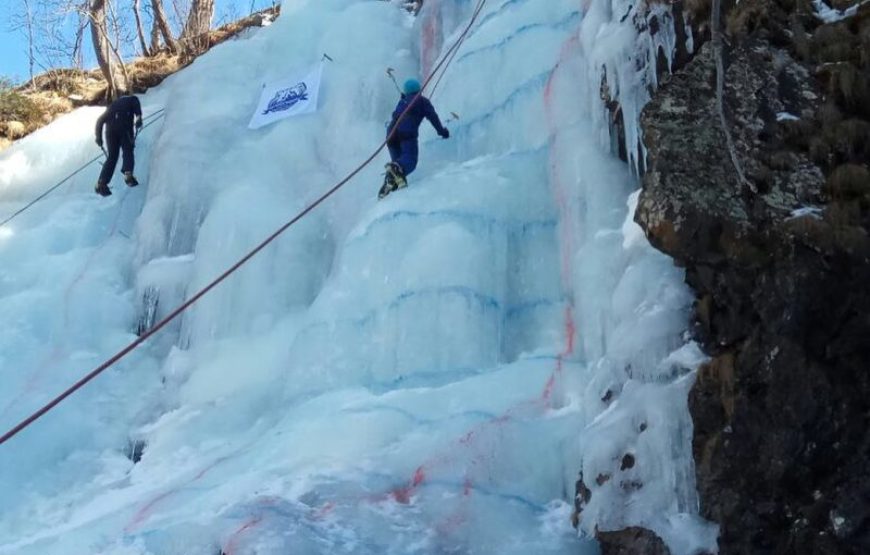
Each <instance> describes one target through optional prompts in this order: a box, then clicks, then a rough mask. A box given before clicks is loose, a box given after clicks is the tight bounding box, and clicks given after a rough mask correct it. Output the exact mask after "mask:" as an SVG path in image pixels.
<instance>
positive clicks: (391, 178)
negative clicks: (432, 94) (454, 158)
mask: <svg viewBox="0 0 870 555" xmlns="http://www.w3.org/2000/svg"><path fill="white" fill-rule="evenodd" d="M403 89H404V94H402V98H401V99H400V100H399V103H398V104H397V105H396V109H395V110H393V118H392V120H391V121H390V125H389V127H388V128H387V133H388V137H389V132H390V130H392V129H393V127H396V132H395V133H394V134H393V136H392V137H390V138H389V139H388V140H387V148H389V150H390V159H391V162H390V163H389V164H387V165H386V169H387V175H386V179H385V180H384V186H383V187H381V191H380V192H379V193H378V198H383V197H385V196H387V195H388V194H390V193H391V192H392V191H395V190H396V189H401V188H403V187H405V186H407V185H408V181H407V179H406V177H407V176H408V175H410V173H411V172H413V171H414V170H415V169H416V168H417V153H418V150H419V149H418V146H417V136H418V133H419V128H420V124H421V123H422V122H423V119H424V118H425V119H427V120H429V123H431V124H432V127H434V128H435V131H437V132H438V134H439V135H440V136H441V137H443V138H445V139H447V138H449V137H450V131H448V130H447V128H446V127H444V126H443V125H442V124H441V120H440V119H439V118H438V114H437V113H436V112H435V108H434V107H433V106H432V103H431V102H429V99H428V98H426V97H425V96H423V95H422V94H420V89H421V87H420V81H418V80H417V79H408V80H407V81H405V86H404V87H403ZM415 99H416V100H415ZM412 103H413V104H412ZM408 106H411V108H410V109H409V110H408V113H407V114H405V117H404V118H402V120H401V121H398V120H399V117H400V116H401V115H402V113H404V112H405V110H406V109H407V108H408ZM397 122H398V126H397Z"/></svg>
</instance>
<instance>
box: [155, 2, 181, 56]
mask: <svg viewBox="0 0 870 555" xmlns="http://www.w3.org/2000/svg"><path fill="white" fill-rule="evenodd" d="M151 11H153V12H154V24H155V25H157V27H159V28H160V34H161V35H163V42H164V43H166V48H168V49H169V51H170V52H172V53H173V54H175V53H177V52H178V42H177V41H176V40H175V38H174V37H173V36H172V28H171V27H170V26H169V21H168V20H167V19H166V12H165V11H164V10H163V0H151Z"/></svg>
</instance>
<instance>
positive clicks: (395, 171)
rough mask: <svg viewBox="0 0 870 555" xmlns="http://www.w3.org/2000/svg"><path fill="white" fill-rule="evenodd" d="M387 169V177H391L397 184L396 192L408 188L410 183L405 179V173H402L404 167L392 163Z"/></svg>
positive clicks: (394, 188)
mask: <svg viewBox="0 0 870 555" xmlns="http://www.w3.org/2000/svg"><path fill="white" fill-rule="evenodd" d="M385 167H386V169H387V175H388V176H390V177H391V178H392V180H393V183H395V187H393V190H394V191H395V190H396V189H404V188H405V187H407V186H408V181H407V180H406V179H405V172H404V171H402V166H400V165H399V164H397V163H395V162H390V163H389V164H387V165H386V166H385Z"/></svg>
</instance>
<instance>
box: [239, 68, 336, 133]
mask: <svg viewBox="0 0 870 555" xmlns="http://www.w3.org/2000/svg"><path fill="white" fill-rule="evenodd" d="M322 74H323V63H319V64H317V66H316V67H313V68H309V69H308V72H307V73H306V74H305V75H302V72H299V74H298V75H296V76H293V77H290V78H288V79H282V80H281V81H276V82H274V83H267V84H265V85H263V94H262V95H260V102H259V104H257V110H256V111H255V112H254V117H252V118H251V123H249V124H248V128H249V129H258V128H260V127H263V126H264V125H269V124H270V123H274V122H276V121H278V120H281V119H284V118H289V117H291V116H301V115H302V114H310V113H311V112H315V111H317V95H318V93H319V92H320V77H321V75H322Z"/></svg>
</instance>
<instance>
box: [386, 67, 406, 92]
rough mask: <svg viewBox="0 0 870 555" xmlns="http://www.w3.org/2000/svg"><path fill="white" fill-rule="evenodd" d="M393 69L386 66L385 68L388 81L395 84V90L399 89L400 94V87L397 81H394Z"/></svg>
mask: <svg viewBox="0 0 870 555" xmlns="http://www.w3.org/2000/svg"><path fill="white" fill-rule="evenodd" d="M395 71H396V70H395V69H393V68H391V67H388V68H387V75H389V76H390V81H392V82H393V85H395V86H396V90H397V91H399V94H402V88H401V87H400V86H399V82H398V81H396V76H395V74H394V72H395Z"/></svg>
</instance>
